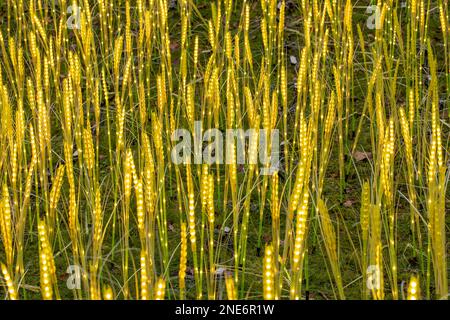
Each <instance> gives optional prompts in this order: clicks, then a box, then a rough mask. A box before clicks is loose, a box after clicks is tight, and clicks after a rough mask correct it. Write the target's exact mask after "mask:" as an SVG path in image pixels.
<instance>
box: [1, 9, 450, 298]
mask: <svg viewBox="0 0 450 320" xmlns="http://www.w3.org/2000/svg"><path fill="white" fill-rule="evenodd" d="M169 2H171V1H168V0H99V1H92V0H78V1H69V0H60V1H53V0H30V1H24V0H8V1H7V3H6V4H5V5H4V7H2V9H3V8H4V9H5V13H4V14H5V15H6V16H7V18H6V21H7V23H6V24H4V25H2V26H1V27H2V28H3V29H2V32H1V33H0V52H1V54H0V57H1V58H0V114H1V123H0V145H1V150H2V153H1V155H0V177H1V179H0V184H1V186H0V188H1V196H0V231H1V232H0V234H1V244H0V261H1V271H2V273H1V283H2V290H3V292H4V294H5V296H6V297H7V298H9V299H27V298H42V299H64V298H66V299H67V298H76V299H165V298H167V299H184V298H194V299H219V298H222V299H224V298H227V297H228V298H229V299H244V298H265V299H283V298H290V299H304V298H305V293H306V292H308V286H309V285H310V284H309V279H310V273H311V272H312V270H311V269H310V263H309V260H310V258H311V256H312V254H316V255H317V254H321V255H322V257H323V259H324V260H323V261H324V262H325V263H324V264H322V268H321V269H320V270H315V272H322V273H328V275H329V286H330V287H331V295H330V298H338V299H345V298H346V294H347V291H346V288H347V287H348V286H350V285H352V284H353V283H357V284H359V286H360V290H359V292H360V294H359V298H363V299H369V298H372V299H384V298H389V299H402V298H408V299H420V298H427V299H436V298H437V299H445V298H447V296H448V274H447V260H446V259H447V257H446V255H447V250H448V246H447V243H446V233H448V230H447V228H446V222H445V214H446V202H448V193H446V192H447V187H448V181H449V179H448V176H449V172H448V170H447V169H448V163H447V161H448V151H447V150H448V143H449V136H448V132H449V130H448V120H449V117H448V111H447V110H448V107H449V101H450V100H449V98H450V60H449V57H450V55H449V54H450V50H449V47H448V45H449V43H448V42H449V40H450V29H449V28H450V20H449V16H448V14H449V8H448V4H447V1H443V0H439V1H430V0H428V1H427V0H408V1H405V5H402V3H403V2H402V1H394V0H378V1H372V2H374V3H372V4H373V5H377V7H378V8H379V15H377V16H376V20H377V21H376V28H375V29H373V30H371V29H370V30H369V29H368V28H367V26H366V24H365V22H366V18H367V17H368V16H367V14H365V15H364V19H363V20H362V22H360V23H356V22H355V21H354V19H355V14H354V12H355V10H357V9H356V8H355V7H354V6H355V3H356V2H358V1H352V0H300V1H298V3H295V4H294V9H292V5H293V4H292V1H289V6H290V10H291V11H293V13H291V15H294V20H295V21H296V24H295V28H290V27H288V26H287V23H286V18H287V17H286V12H287V9H288V5H287V3H286V1H275V0H261V1H246V0H244V1H232V0H216V1H211V2H210V3H207V5H206V6H207V7H208V6H210V9H211V10H210V15H208V16H209V17H208V18H204V17H203V16H202V15H201V13H200V11H199V7H198V6H197V5H196V1H191V0H180V1H178V2H176V7H175V8H169V6H172V2H171V3H169ZM359 2H361V1H359ZM359 2H358V3H359ZM367 2H369V1H367ZM367 5H369V3H367ZM69 6H70V8H71V10H69V11H68V10H67V9H68V8H69ZM77 7H78V8H81V11H80V15H79V16H78V15H77V9H76V8H77ZM363 10H364V9H363ZM255 12H258V14H255ZM436 17H437V21H438V24H436V25H432V24H431V22H432V21H435V20H436ZM194 22H195V23H194ZM432 28H434V29H438V30H437V32H434V33H433V35H434V38H436V37H437V38H438V40H433V41H432V40H431V38H430V36H429V33H430V30H432ZM288 31H289V32H290V33H291V35H294V37H295V39H296V40H295V41H296V43H297V45H298V46H297V48H298V52H297V54H296V55H297V57H298V61H294V63H295V64H296V69H295V70H294V71H292V70H290V69H292V68H293V67H292V63H293V62H292V58H291V57H290V55H289V54H288V53H287V50H288V49H287V46H286V43H287V41H286V39H285V38H286V37H287V34H286V33H287V32H288ZM434 31H436V30H434ZM255 34H257V36H258V37H261V39H262V46H260V47H258V44H257V43H255V41H254V39H255V37H256V36H255ZM436 41H437V44H436ZM436 48H437V49H436ZM442 51H443V53H442ZM439 52H441V53H439ZM438 53H439V54H438ZM175 54H176V55H177V56H176V58H174V55H175ZM438 56H439V57H444V58H439V59H438ZM295 60H297V59H295ZM442 70H443V71H442ZM358 75H359V76H358ZM361 75H362V77H361ZM290 83H292V85H290ZM358 90H359V91H358ZM357 91H358V92H359V93H357ZM357 95H359V97H360V98H359V99H355V97H356V96H357ZM195 121H201V123H202V131H203V132H204V131H205V130H207V129H209V128H218V129H220V130H225V129H227V128H244V129H245V130H246V129H255V130H257V131H258V130H259V129H267V130H271V129H279V132H280V137H281V138H280V140H281V141H282V143H281V146H282V148H281V151H280V153H281V154H280V162H279V166H278V171H276V172H274V173H273V174H272V175H266V174H262V173H261V172H262V171H261V169H269V168H264V166H265V164H262V165H261V164H254V163H250V164H244V165H239V164H237V163H236V161H231V162H229V163H228V162H227V164H223V165H222V164H220V163H219V162H217V163H212V164H206V163H203V164H198V163H194V161H191V162H190V163H185V164H181V165H176V164H174V163H173V162H172V161H171V151H172V149H173V147H174V145H175V144H176V143H178V142H177V141H175V140H174V139H173V137H172V133H173V132H174V130H175V129H178V128H184V129H187V130H189V131H190V132H192V134H193V137H194V139H196V138H198V137H196V135H198V134H199V133H198V132H196V131H195ZM200 134H201V135H203V134H202V132H200ZM200 139H201V137H200ZM363 141H364V143H363ZM254 142H255V141H253V143H254ZM361 146H365V149H367V150H365V151H366V152H367V154H369V153H370V154H371V155H372V157H371V158H370V159H369V163H370V171H369V174H368V175H365V176H363V175H361V176H360V185H359V186H357V188H358V189H360V190H361V193H360V195H361V196H360V199H361V206H360V209H359V208H358V216H359V219H358V221H357V222H358V223H357V228H353V229H352V230H353V231H355V232H356V233H355V232H354V234H351V235H350V234H349V228H350V227H348V226H346V223H348V222H346V220H345V219H344V218H343V217H342V215H341V214H340V213H339V210H338V209H336V207H339V206H340V205H341V204H342V203H343V202H344V201H345V193H346V188H347V187H348V177H349V174H350V172H354V171H355V166H356V164H355V160H354V157H353V155H354V154H355V153H356V152H358V150H361V148H362V147H361ZM271 147H272V146H271V144H268V145H267V146H266V148H267V150H265V151H267V154H270V148H271ZM236 148H237V145H236V142H233V143H232V146H231V148H230V150H231V151H230V152H231V154H227V156H229V157H231V159H234V160H235V159H236ZM246 149H247V151H248V153H250V154H252V153H255V152H256V151H255V150H257V149H256V147H255V146H254V145H253V144H252V143H249V144H247V145H246ZM193 157H194V155H193V156H192V158H193ZM331 164H332V165H333V170H334V171H336V172H337V175H336V176H337V178H336V179H337V180H339V181H338V183H335V184H334V186H335V187H336V188H335V190H331V191H330V188H329V187H328V186H327V185H330V181H331V179H332V178H331V177H332V176H333V174H334V173H333V172H331V171H332V170H330V168H329V165H331ZM333 195H338V196H337V197H338V199H337V200H336V196H335V197H334V198H333V197H332V196H333ZM405 214H406V215H408V217H409V216H410V219H408V221H409V226H408V227H407V228H401V226H400V225H399V223H398V220H399V218H400V217H401V215H405ZM408 229H409V230H410V233H408V232H405V230H408ZM400 230H403V233H401V232H400ZM265 234H269V237H267V236H265ZM347 236H348V237H349V238H350V239H352V242H351V243H352V245H353V246H354V254H353V256H352V259H354V261H355V264H354V266H355V268H354V270H353V271H352V272H351V273H352V275H351V279H354V280H352V281H351V283H349V282H348V279H349V277H348V276H345V277H344V271H343V270H342V265H343V261H342V255H341V242H342V241H344V240H343V239H342V238H345V237H347ZM400 239H402V241H406V242H408V243H409V247H410V249H411V250H412V251H413V252H414V256H415V257H416V258H417V261H418V264H417V265H418V267H417V268H415V269H408V270H399V269H400V268H399V264H398V259H399V256H400V255H401V254H402V252H399V248H398V245H399V241H400ZM228 244H229V245H228ZM250 247H251V248H252V249H251V250H250V249H249V248H250ZM313 247H314V248H316V247H317V248H319V249H318V250H320V252H321V253H320V252H319V253H318V252H317V251H316V252H315V253H313V252H312V249H311V248H313ZM255 248H256V249H258V250H257V252H255V251H254V250H255ZM33 257H36V258H33ZM255 260H256V261H257V262H255ZM255 263H256V265H257V266H258V268H256V269H255V267H254V265H255ZM68 266H77V267H79V270H81V271H80V272H79V273H77V275H79V279H76V280H79V281H75V283H77V282H79V283H78V284H79V285H77V286H75V287H74V288H69V289H70V290H69V289H68V288H67V287H66V281H65V279H61V277H62V275H64V273H65V272H66V269H67V267H68ZM367 270H374V271H375V272H372V273H368V272H367ZM400 272H402V274H403V276H401V277H400V276H399V275H400ZM405 272H406V273H407V274H408V276H407V277H406V278H405V276H404V273H405ZM71 276H72V275H71ZM255 277H256V280H255ZM374 277H375V279H374ZM369 283H370V284H371V285H369ZM404 283H407V285H406V286H404ZM305 286H306V287H305Z"/></svg>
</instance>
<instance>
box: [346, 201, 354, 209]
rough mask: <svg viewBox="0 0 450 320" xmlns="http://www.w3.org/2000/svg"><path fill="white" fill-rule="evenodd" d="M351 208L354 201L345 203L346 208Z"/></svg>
mask: <svg viewBox="0 0 450 320" xmlns="http://www.w3.org/2000/svg"><path fill="white" fill-rule="evenodd" d="M351 206H353V201H352V200H347V201H345V202H344V207H346V208H350V207H351Z"/></svg>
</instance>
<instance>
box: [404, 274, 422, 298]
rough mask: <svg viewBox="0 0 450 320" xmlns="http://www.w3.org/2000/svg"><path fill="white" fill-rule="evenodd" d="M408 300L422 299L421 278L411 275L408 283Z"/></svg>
mask: <svg viewBox="0 0 450 320" xmlns="http://www.w3.org/2000/svg"><path fill="white" fill-rule="evenodd" d="M407 299H408V300H420V284H419V279H418V278H417V277H415V276H411V279H410V280H409V285H408V297H407Z"/></svg>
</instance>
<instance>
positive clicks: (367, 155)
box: [353, 151, 372, 161]
mask: <svg viewBox="0 0 450 320" xmlns="http://www.w3.org/2000/svg"><path fill="white" fill-rule="evenodd" d="M353 158H354V159H355V160H356V161H362V160H369V159H372V153H371V152H361V151H355V152H353Z"/></svg>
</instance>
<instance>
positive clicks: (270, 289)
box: [263, 245, 275, 300]
mask: <svg viewBox="0 0 450 320" xmlns="http://www.w3.org/2000/svg"><path fill="white" fill-rule="evenodd" d="M274 280H275V275H274V256H273V248H272V245H268V246H266V250H265V252H264V261H263V289H264V299H265V300H273V299H274V298H275V296H274V289H275V283H274Z"/></svg>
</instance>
